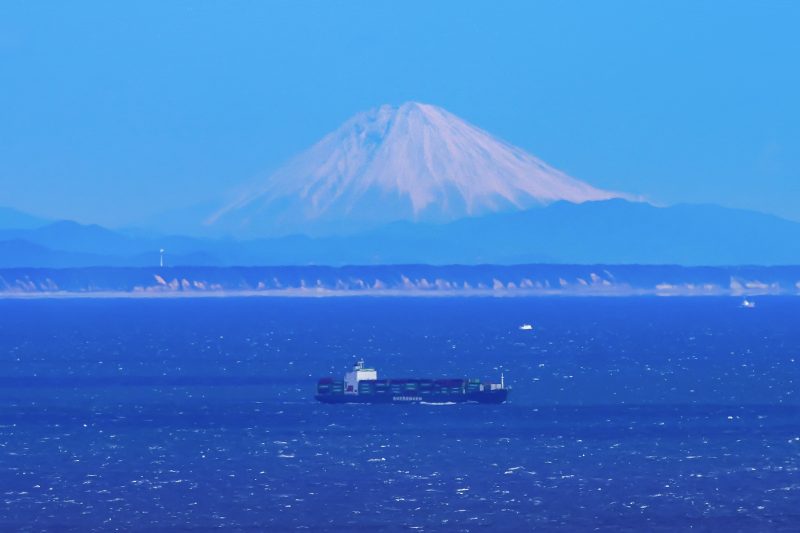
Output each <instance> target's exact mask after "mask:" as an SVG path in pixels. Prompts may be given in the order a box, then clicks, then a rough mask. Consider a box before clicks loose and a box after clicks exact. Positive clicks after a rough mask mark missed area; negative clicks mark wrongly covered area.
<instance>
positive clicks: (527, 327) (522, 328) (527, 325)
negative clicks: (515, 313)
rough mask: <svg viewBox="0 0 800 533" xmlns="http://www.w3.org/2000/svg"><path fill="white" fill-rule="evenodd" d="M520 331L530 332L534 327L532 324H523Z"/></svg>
mask: <svg viewBox="0 0 800 533" xmlns="http://www.w3.org/2000/svg"><path fill="white" fill-rule="evenodd" d="M519 329H521V330H522V331H530V330H532V329H533V326H532V325H531V324H522V325H521V326H520V327H519Z"/></svg>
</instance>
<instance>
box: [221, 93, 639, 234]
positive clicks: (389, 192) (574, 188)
mask: <svg viewBox="0 0 800 533" xmlns="http://www.w3.org/2000/svg"><path fill="white" fill-rule="evenodd" d="M617 197H625V195H623V194H620V193H615V192H611V191H604V190H601V189H598V188H595V187H593V186H591V185H589V184H588V183H585V182H582V181H580V180H577V179H575V178H572V177H570V176H567V175H566V174H564V173H563V172H561V171H559V170H556V169H555V168H553V167H551V166H549V165H548V164H547V163H545V162H543V161H541V160H540V159H538V158H537V157H535V156H533V155H531V154H529V153H527V152H525V151H524V150H522V149H520V148H517V147H515V146H512V145H511V144H508V143H506V142H504V141H501V140H498V139H496V138H494V137H493V136H492V135H490V134H489V133H487V132H485V131H484V130H481V129H479V128H477V127H475V126H473V125H471V124H469V123H467V122H465V121H463V120H461V119H460V118H458V117H456V116H455V115H453V114H452V113H449V112H447V111H445V110H444V109H441V108H439V107H436V106H433V105H428V104H420V103H416V102H409V103H406V104H403V105H401V106H399V107H394V106H389V105H384V106H381V107H379V108H377V109H373V110H370V111H367V112H364V113H359V114H357V115H356V116H354V117H353V118H351V119H350V120H348V121H347V122H345V123H344V124H343V125H342V126H341V127H340V128H338V129H337V130H336V131H334V132H332V133H330V134H328V135H327V136H325V137H324V138H323V139H322V140H321V141H319V142H318V143H317V144H315V145H314V146H312V147H311V148H309V149H308V150H306V151H305V152H303V153H301V154H299V155H298V156H297V157H295V158H294V159H292V160H291V161H290V162H289V163H287V164H286V165H285V166H283V167H282V168H280V169H279V170H277V171H276V172H274V173H273V174H272V175H270V176H269V177H268V178H266V179H264V180H262V181H261V182H260V183H257V184H254V185H253V186H251V187H250V188H248V189H246V190H244V191H243V192H241V193H240V194H239V197H238V198H237V199H236V200H235V201H233V202H231V203H229V204H228V205H226V206H224V207H223V208H222V209H220V210H218V211H217V212H216V213H214V214H213V215H212V216H210V217H209V218H208V219H207V221H206V222H207V224H208V225H209V227H211V228H213V229H216V230H219V231H227V232H230V233H232V234H234V235H236V234H239V235H241V234H246V235H251V236H263V235H276V234H287V233H293V232H301V233H310V234H320V233H324V234H332V233H335V232H336V231H337V230H353V229H358V230H364V229H366V228H371V227H377V226H380V225H384V224H387V223H391V222H397V221H410V222H440V223H441V222H451V221H453V220H457V219H460V218H466V217H474V216H481V215H485V214H489V213H496V212H504V211H515V210H523V209H528V208H531V207H534V206H543V205H547V204H549V203H552V202H555V201H569V202H573V203H581V202H586V201H596V200H606V199H610V198H617Z"/></svg>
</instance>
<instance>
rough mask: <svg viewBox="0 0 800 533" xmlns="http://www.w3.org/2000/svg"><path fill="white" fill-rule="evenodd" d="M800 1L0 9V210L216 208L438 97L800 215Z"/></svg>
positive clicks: (483, 118) (671, 193)
mask: <svg viewBox="0 0 800 533" xmlns="http://www.w3.org/2000/svg"><path fill="white" fill-rule="evenodd" d="M799 26H800V3H798V2H778V1H775V2H755V1H753V2H702V1H696V0H694V1H687V2H678V1H674V2H635V1H628V2H613V1H610V2H609V1H607V2H589V1H587V2H548V3H534V2H519V3H514V2H488V1H487V2H481V3H478V2H474V3H469V2H461V1H459V2H443V1H439V2H414V1H403V2H375V1H363V2H358V1H350V2H264V1H252V2H245V1H240V2H200V1H192V2H179V1H174V2H129V3H120V2H75V3H67V2H37V3H33V2H27V1H15V0H9V1H6V2H3V3H2V4H0V205H4V206H10V207H16V208H18V209H22V210H26V211H29V212H33V213H36V214H40V215H46V216H50V217H58V218H72V219H77V220H80V221H83V222H98V223H102V224H108V225H125V224H130V223H135V222H136V220H138V219H140V218H145V217H147V216H150V215H153V214H155V213H158V212H159V211H162V210H167V209H170V208H175V207H185V206H190V205H194V204H197V203H205V202H213V201H216V200H217V199H218V198H220V196H221V194H223V193H224V192H225V191H227V190H229V189H230V188H231V187H234V186H236V185H237V184H238V183H241V182H243V181H247V180H249V179H252V178H253V177H254V176H257V175H261V174H265V173H267V172H269V170H271V169H274V168H275V167H277V166H278V165H279V164H280V163H281V162H283V161H284V160H286V159H287V158H288V157H290V156H292V155H294V154H295V153H296V152H298V151H299V150H301V149H303V148H305V147H307V146H308V145H310V144H311V143H313V142H314V141H316V140H317V139H318V138H319V137H320V136H322V135H323V134H325V133H327V132H328V131H330V130H332V129H334V128H336V127H337V126H338V125H339V124H340V123H341V122H342V121H344V120H345V119H346V118H348V117H349V116H350V115H352V114H353V113H355V112H358V111H360V110H364V109H368V108H370V107H374V106H377V105H380V104H383V103H402V102H404V101H408V100H417V101H422V102H429V103H433V104H436V105H439V106H442V107H444V108H446V109H448V110H449V111H451V112H453V113H455V114H457V115H459V116H461V117H463V118H465V119H467V120H468V121H470V122H472V123H474V124H476V125H478V126H480V127H482V128H484V129H486V130H488V131H490V132H492V133H494V134H496V135H498V136H499V137H501V138H504V139H505V140H507V141H509V142H511V143H513V144H516V145H518V146H521V147H523V148H525V149H527V150H529V151H531V152H532V153H534V154H536V155H538V156H539V157H541V158H542V159H544V160H546V161H548V162H549V163H551V164H552V165H554V166H556V167H558V168H560V169H562V170H564V171H566V172H568V173H570V174H571V175H573V176H575V177H577V178H580V179H583V180H586V181H588V182H590V183H592V184H594V185H596V186H598V187H603V188H611V189H617V190H623V191H629V192H632V193H638V194H642V195H645V196H646V197H648V198H650V199H651V200H652V201H654V202H658V203H665V204H667V203H678V202H695V203H698V202H702V203H718V204H722V205H726V206H735V207H743V208H749V209H755V210H759V211H766V212H771V213H776V214H779V215H782V216H785V217H788V218H792V219H795V220H800V201H798V200H800V103H799V101H798V96H797V95H798V94H800V68H798V66H797V63H798V58H800V37H799V36H798V33H797V27H799Z"/></svg>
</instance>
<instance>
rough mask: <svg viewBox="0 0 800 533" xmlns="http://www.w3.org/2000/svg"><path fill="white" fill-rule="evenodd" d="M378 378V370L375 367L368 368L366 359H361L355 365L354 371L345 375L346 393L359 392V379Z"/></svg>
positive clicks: (369, 379) (372, 379) (373, 379)
mask: <svg viewBox="0 0 800 533" xmlns="http://www.w3.org/2000/svg"><path fill="white" fill-rule="evenodd" d="M377 379H378V371H377V370H375V369H374V368H366V367H365V366H364V360H363V359H359V360H358V362H357V363H356V364H355V365H354V366H353V371H352V372H348V373H347V374H345V375H344V391H345V394H358V382H359V381H365V380H368V381H375V380H377Z"/></svg>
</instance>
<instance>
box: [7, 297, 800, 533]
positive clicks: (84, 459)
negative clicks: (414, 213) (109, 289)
mask: <svg viewBox="0 0 800 533" xmlns="http://www.w3.org/2000/svg"><path fill="white" fill-rule="evenodd" d="M739 303H740V302H739V300H734V299H729V298H720V299H715V298H708V299H699V298H698V299H679V298H675V299H658V298H620V299H601V298H574V299H561V298H540V299H483V298H476V299H372V298H355V299H344V298H342V299H335V298H328V299H286V300H283V299H268V298H254V299H192V300H131V299H128V300H125V299H122V300H111V299H109V300H36V301H14V300H5V301H0V493H1V494H0V496H1V497H2V499H1V500H0V529H2V530H43V529H62V530H63V529H67V530H69V529H80V530H110V529H115V528H116V529H122V530H165V529H175V528H181V529H189V530H192V529H199V530H206V529H214V528H217V527H225V528H229V529H234V530H250V531H258V530H262V529H267V528H271V530H273V531H282V530H287V529H311V530H315V531H318V530H353V529H355V530H367V529H373V528H382V529H383V530H387V531H395V530H397V531H404V530H409V529H411V530H429V531H435V530H446V531H460V530H464V531H468V530H477V529H481V528H484V527H486V526H489V527H491V528H492V529H494V530H503V531H518V530H530V529H534V528H539V529H542V530H547V531H559V530H560V531H576V530H578V531H579V530H625V531H658V530H664V531H668V530H669V531H673V530H688V529H691V530H694V531H716V530H728V531H740V530H741V531H774V530H786V531H797V530H799V529H800V471H798V468H800V397H799V396H798V392H797V385H798V383H799V382H800V381H799V378H800V327H798V325H799V323H798V320H800V319H799V318H798V317H800V299H795V298H761V299H758V300H757V307H756V308H755V309H742V308H740V306H739ZM528 322H529V323H532V324H533V325H534V330H533V331H520V330H519V329H518V326H519V325H520V324H522V323H528ZM356 356H364V357H365V358H366V359H367V362H368V363H369V364H370V365H373V366H377V367H378V370H379V374H380V375H382V376H384V377H480V378H486V379H489V378H497V377H498V376H499V372H500V368H502V369H505V374H506V381H507V382H508V383H509V384H510V385H511V386H512V387H513V391H512V394H511V402H510V403H509V404H506V405H500V406H489V405H449V406H425V405H405V406H399V405H376V406H368V405H338V406H336V405H334V406H328V405H319V404H317V403H315V402H314V401H313V393H314V385H315V382H316V379H317V378H318V377H320V376H324V375H329V374H331V375H337V376H338V375H340V374H342V373H343V372H344V371H345V370H346V369H347V367H348V366H349V365H350V364H351V363H352V361H353V360H354V358H355V357H356Z"/></svg>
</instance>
